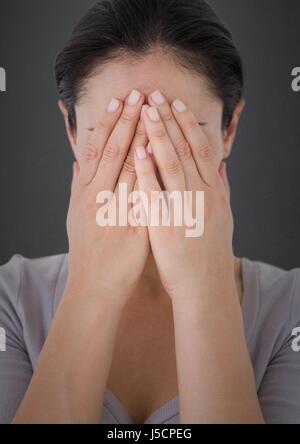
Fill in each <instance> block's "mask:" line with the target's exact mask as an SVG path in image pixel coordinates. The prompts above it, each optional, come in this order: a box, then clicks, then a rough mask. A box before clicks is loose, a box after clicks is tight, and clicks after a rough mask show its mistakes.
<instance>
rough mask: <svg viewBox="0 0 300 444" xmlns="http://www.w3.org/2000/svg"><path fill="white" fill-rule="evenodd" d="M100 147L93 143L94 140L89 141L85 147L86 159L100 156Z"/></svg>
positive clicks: (90, 159)
mask: <svg viewBox="0 0 300 444" xmlns="http://www.w3.org/2000/svg"><path fill="white" fill-rule="evenodd" d="M98 152H99V151H98V148H97V147H96V146H95V145H94V144H93V142H91V141H88V142H87V145H86V149H85V154H84V157H85V160H87V161H92V160H95V159H97V157H98Z"/></svg>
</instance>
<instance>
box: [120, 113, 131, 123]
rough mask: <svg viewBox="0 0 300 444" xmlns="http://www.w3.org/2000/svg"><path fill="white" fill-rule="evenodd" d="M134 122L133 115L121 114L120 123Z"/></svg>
mask: <svg viewBox="0 0 300 444" xmlns="http://www.w3.org/2000/svg"><path fill="white" fill-rule="evenodd" d="M132 120H133V117H132V115H130V113H128V112H127V111H124V112H123V113H122V114H121V117H120V122H121V123H123V124H128V123H130V122H132Z"/></svg>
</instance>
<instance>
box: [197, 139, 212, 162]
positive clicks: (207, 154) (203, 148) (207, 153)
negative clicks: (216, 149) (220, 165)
mask: <svg viewBox="0 0 300 444" xmlns="http://www.w3.org/2000/svg"><path fill="white" fill-rule="evenodd" d="M197 151H198V154H199V156H200V157H201V158H202V159H204V160H211V159H212V158H213V150H212V149H211V147H210V145H209V144H208V142H204V143H203V144H202V145H200V146H199V148H198V150H197Z"/></svg>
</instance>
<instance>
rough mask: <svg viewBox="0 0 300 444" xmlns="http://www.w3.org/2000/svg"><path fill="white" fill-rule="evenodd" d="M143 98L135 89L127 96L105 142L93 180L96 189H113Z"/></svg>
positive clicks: (133, 132)
mask: <svg viewBox="0 0 300 444" xmlns="http://www.w3.org/2000/svg"><path fill="white" fill-rule="evenodd" d="M144 100H145V98H144V96H143V94H141V93H140V92H139V91H136V90H134V91H132V92H131V94H130V95H129V97H127V99H126V103H125V106H124V108H123V112H122V114H121V116H120V118H119V120H118V122H117V124H116V126H115V128H114V129H113V131H112V134H111V135H110V137H109V139H108V141H107V143H106V146H105V148H104V150H103V153H102V157H101V160H100V162H99V167H98V169H97V173H96V176H95V180H94V182H95V185H96V186H97V188H98V189H100V190H102V189H104V190H107V191H114V189H115V187H116V184H117V181H118V178H119V176H120V173H121V169H122V166H123V164H124V162H125V159H126V157H127V155H128V152H129V149H130V146H131V144H132V141H133V138H134V135H135V131H136V127H137V124H138V121H139V118H140V113H141V107H142V104H143V103H144Z"/></svg>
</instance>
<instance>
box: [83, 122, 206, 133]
mask: <svg viewBox="0 0 300 444" xmlns="http://www.w3.org/2000/svg"><path fill="white" fill-rule="evenodd" d="M198 124H199V125H200V126H206V125H207V122H198ZM94 129H95V128H86V130H87V131H90V132H92V131H94Z"/></svg>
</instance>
